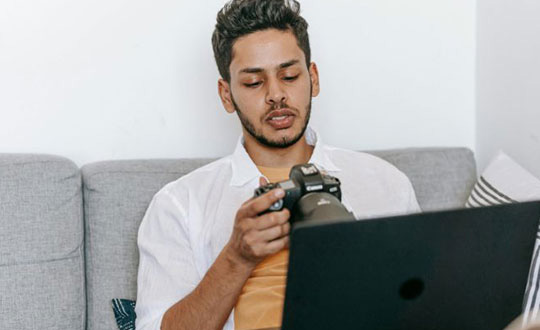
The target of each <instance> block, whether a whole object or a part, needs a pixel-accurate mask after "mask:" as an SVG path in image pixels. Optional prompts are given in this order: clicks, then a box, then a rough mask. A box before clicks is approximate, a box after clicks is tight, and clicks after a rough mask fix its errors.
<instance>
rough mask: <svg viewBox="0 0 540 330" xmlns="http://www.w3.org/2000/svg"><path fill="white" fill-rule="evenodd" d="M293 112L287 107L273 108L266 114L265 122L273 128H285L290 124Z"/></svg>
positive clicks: (292, 119) (293, 115) (292, 120)
mask: <svg viewBox="0 0 540 330" xmlns="http://www.w3.org/2000/svg"><path fill="white" fill-rule="evenodd" d="M294 117H295V114H294V112H292V111H291V110H289V109H280V110H274V111H272V112H270V113H269V114H268V116H266V122H267V123H268V124H270V126H272V127H273V128H274V129H286V128H289V127H291V126H292V124H293V122H294Z"/></svg>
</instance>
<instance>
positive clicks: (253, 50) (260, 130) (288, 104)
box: [220, 29, 319, 148]
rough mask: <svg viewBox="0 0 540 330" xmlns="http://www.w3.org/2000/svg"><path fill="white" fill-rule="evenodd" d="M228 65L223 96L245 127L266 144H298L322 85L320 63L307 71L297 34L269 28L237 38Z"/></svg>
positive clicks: (221, 83)
mask: <svg viewBox="0 0 540 330" xmlns="http://www.w3.org/2000/svg"><path fill="white" fill-rule="evenodd" d="M229 69H230V74H231V81H230V84H229V85H228V86H222V85H223V84H226V83H225V82H224V81H220V95H221V96H222V100H223V103H224V105H225V107H226V109H227V111H229V112H234V111H236V113H237V114H238V117H239V118H240V121H241V123H242V126H243V127H244V130H245V131H246V132H247V133H248V134H249V135H250V136H251V137H253V138H254V139H255V140H256V141H258V142H259V143H260V144H262V145H265V146H268V147H278V148H286V147H288V146H290V145H293V144H294V143H296V142H297V141H298V140H299V139H300V138H301V137H302V135H303V133H304V131H305V129H306V126H307V123H308V121H309V115H310V110H311V97H312V96H316V95H317V94H318V92H319V85H318V76H317V68H316V66H315V64H311V65H310V67H309V70H308V67H307V65H306V61H305V55H304V52H303V51H302V50H301V49H300V48H299V47H298V45H297V42H296V38H295V36H294V34H292V32H290V31H279V30H276V29H268V30H264V31H258V32H254V33H251V34H249V35H246V36H243V37H241V38H239V39H238V40H236V42H235V43H234V45H233V59H232V62H231V65H230V66H229ZM222 87H223V88H222ZM227 87H228V89H227ZM223 92H225V94H226V95H225V97H224V94H223ZM227 97H229V98H230V99H229V100H227Z"/></svg>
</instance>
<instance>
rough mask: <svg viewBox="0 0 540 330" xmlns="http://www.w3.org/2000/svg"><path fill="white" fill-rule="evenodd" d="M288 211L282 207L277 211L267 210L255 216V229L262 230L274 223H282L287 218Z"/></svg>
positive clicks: (288, 215) (274, 224)
mask: <svg viewBox="0 0 540 330" xmlns="http://www.w3.org/2000/svg"><path fill="white" fill-rule="evenodd" d="M290 215H291V214H290V212H289V210H287V209H283V210H281V211H277V212H268V213H265V214H263V215H261V216H259V217H257V218H255V229H257V230H264V229H267V228H270V227H273V226H276V225H282V224H284V223H286V222H287V220H289V217H290Z"/></svg>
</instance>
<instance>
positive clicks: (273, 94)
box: [266, 79, 287, 106]
mask: <svg viewBox="0 0 540 330" xmlns="http://www.w3.org/2000/svg"><path fill="white" fill-rule="evenodd" d="M266 86H267V91H266V103H268V104H269V105H272V106H277V105H279V104H282V103H285V101H286V100H287V94H286V92H285V90H284V89H283V86H282V85H281V83H280V81H279V80H278V79H270V80H268V83H267V85H266Z"/></svg>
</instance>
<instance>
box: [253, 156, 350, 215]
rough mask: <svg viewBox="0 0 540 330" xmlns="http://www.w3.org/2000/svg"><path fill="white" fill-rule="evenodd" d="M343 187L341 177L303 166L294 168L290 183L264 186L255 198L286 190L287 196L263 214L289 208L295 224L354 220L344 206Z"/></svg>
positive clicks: (313, 167) (256, 192)
mask: <svg viewBox="0 0 540 330" xmlns="http://www.w3.org/2000/svg"><path fill="white" fill-rule="evenodd" d="M340 185H341V183H340V182H339V179H338V178H336V177H333V176H330V175H327V174H323V173H321V172H320V171H319V169H318V168H317V167H316V166H315V165H313V164H302V165H296V166H293V168H292V169H291V172H290V173H289V180H286V181H281V182H277V183H271V184H268V185H265V186H261V187H259V188H257V189H256V190H255V196H260V195H262V194H265V193H267V192H268V191H270V190H272V189H274V188H282V189H283V190H284V191H285V197H283V199H280V200H279V201H277V202H276V203H274V204H273V205H272V206H270V208H269V209H268V210H266V211H265V212H263V213H266V212H271V211H280V210H282V209H283V208H287V209H288V210H289V211H290V212H291V217H290V220H289V221H290V222H291V224H294V223H296V222H299V221H307V220H309V221H313V220H320V221H333V220H354V216H353V215H352V214H351V213H350V212H349V211H347V209H346V208H345V206H344V205H343V204H341V188H340Z"/></svg>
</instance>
